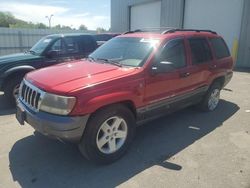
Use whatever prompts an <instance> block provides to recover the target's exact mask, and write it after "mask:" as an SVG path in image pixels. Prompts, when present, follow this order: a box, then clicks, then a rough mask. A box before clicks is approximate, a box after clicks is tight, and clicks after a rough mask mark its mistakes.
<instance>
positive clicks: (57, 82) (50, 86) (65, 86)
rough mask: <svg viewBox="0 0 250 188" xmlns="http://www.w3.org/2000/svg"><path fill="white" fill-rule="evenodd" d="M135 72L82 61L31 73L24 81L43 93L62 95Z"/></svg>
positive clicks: (133, 69)
mask: <svg viewBox="0 0 250 188" xmlns="http://www.w3.org/2000/svg"><path fill="white" fill-rule="evenodd" d="M135 70H136V68H125V67H117V66H115V65H110V64H103V63H97V62H89V61H87V60H86V61H85V60H82V61H74V62H68V63H63V64H59V65H55V66H51V67H47V68H43V69H40V70H37V71H33V72H31V73H28V74H27V75H26V78H25V79H26V80H27V81H29V82H31V83H32V84H34V85H35V86H37V87H39V88H40V89H42V90H44V91H47V92H52V93H57V94H62V93H68V92H70V91H74V90H78V89H80V88H87V87H90V86H93V85H96V84H98V83H102V82H105V81H108V80H111V79H112V80H113V79H115V78H119V77H122V76H125V75H128V74H131V73H132V72H134V71H135Z"/></svg>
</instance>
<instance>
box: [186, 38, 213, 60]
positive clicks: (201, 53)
mask: <svg viewBox="0 0 250 188" xmlns="http://www.w3.org/2000/svg"><path fill="white" fill-rule="evenodd" d="M189 44H190V48H191V52H192V62H193V64H202V63H207V62H209V61H211V60H212V53H211V50H210V48H209V45H208V42H207V40H206V39H205V38H190V39H189Z"/></svg>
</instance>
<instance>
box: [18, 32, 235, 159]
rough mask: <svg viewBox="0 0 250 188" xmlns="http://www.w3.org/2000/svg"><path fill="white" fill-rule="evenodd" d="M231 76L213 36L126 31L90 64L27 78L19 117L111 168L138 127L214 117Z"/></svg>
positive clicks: (81, 62)
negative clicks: (169, 116)
mask: <svg viewBox="0 0 250 188" xmlns="http://www.w3.org/2000/svg"><path fill="white" fill-rule="evenodd" d="M232 68H233V59H232V57H231V56H230V53H229V50H228V48H227V46H226V44H225V42H224V40H223V39H222V37H221V36H219V35H217V33H216V32H213V31H210V30H181V29H169V30H166V31H164V32H163V33H153V32H143V31H140V30H137V31H130V32H127V33H124V34H123V35H120V36H118V37H115V38H113V39H111V40H110V41H108V42H107V43H105V44H104V45H102V46H101V47H100V48H98V49H97V50H95V51H94V52H93V53H92V54H90V56H89V57H88V58H87V59H83V60H76V61H72V62H68V63H64V64H59V65H55V66H52V67H49V68H43V69H40V70H38V71H34V72H31V73H28V74H27V75H26V76H25V78H24V80H23V82H22V84H21V86H20V92H19V98H18V100H17V113H16V117H17V120H18V121H19V123H20V124H24V122H27V123H28V124H30V125H31V126H32V127H34V129H35V130H36V131H38V132H40V133H42V134H44V135H46V136H49V137H53V138H57V139H60V140H66V141H73V142H75V143H77V144H78V145H79V149H80V152H81V153H82V154H83V155H84V156H85V157H86V158H87V159H90V160H92V161H94V162H97V163H110V162H113V161H115V160H117V159H118V158H120V157H121V156H122V155H123V154H124V153H125V152H126V150H127V148H128V146H129V145H130V143H131V141H132V139H133V136H134V133H135V127H136V125H139V124H142V123H144V122H145V121H148V120H152V119H153V118H156V117H159V116H161V115H164V114H166V113H169V112H171V111H175V110H177V109H180V108H184V107H187V106H190V105H198V106H199V107H200V109H202V110H204V111H213V110H215V109H216V107H217V105H218V103H219V99H220V91H221V89H222V88H223V87H224V86H225V85H226V84H227V83H228V82H229V81H230V79H231V78H232Z"/></svg>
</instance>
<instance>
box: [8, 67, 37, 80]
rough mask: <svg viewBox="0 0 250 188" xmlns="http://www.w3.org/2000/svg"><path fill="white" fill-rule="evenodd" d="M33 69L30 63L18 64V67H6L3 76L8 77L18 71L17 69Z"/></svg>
mask: <svg viewBox="0 0 250 188" xmlns="http://www.w3.org/2000/svg"><path fill="white" fill-rule="evenodd" d="M32 70H35V68H34V67H32V66H30V65H22V66H18V67H13V68H10V69H8V70H7V71H5V73H4V76H3V77H5V78H6V77H8V76H9V75H11V74H13V73H16V72H19V71H32Z"/></svg>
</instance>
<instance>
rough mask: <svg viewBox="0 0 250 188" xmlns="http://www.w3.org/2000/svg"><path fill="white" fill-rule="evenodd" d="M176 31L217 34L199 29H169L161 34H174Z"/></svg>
mask: <svg viewBox="0 0 250 188" xmlns="http://www.w3.org/2000/svg"><path fill="white" fill-rule="evenodd" d="M176 31H194V32H208V33H213V34H217V33H216V32H215V31H211V30H202V29H201V30H200V29H170V30H167V31H165V32H163V33H162V34H167V33H174V32H176Z"/></svg>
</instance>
